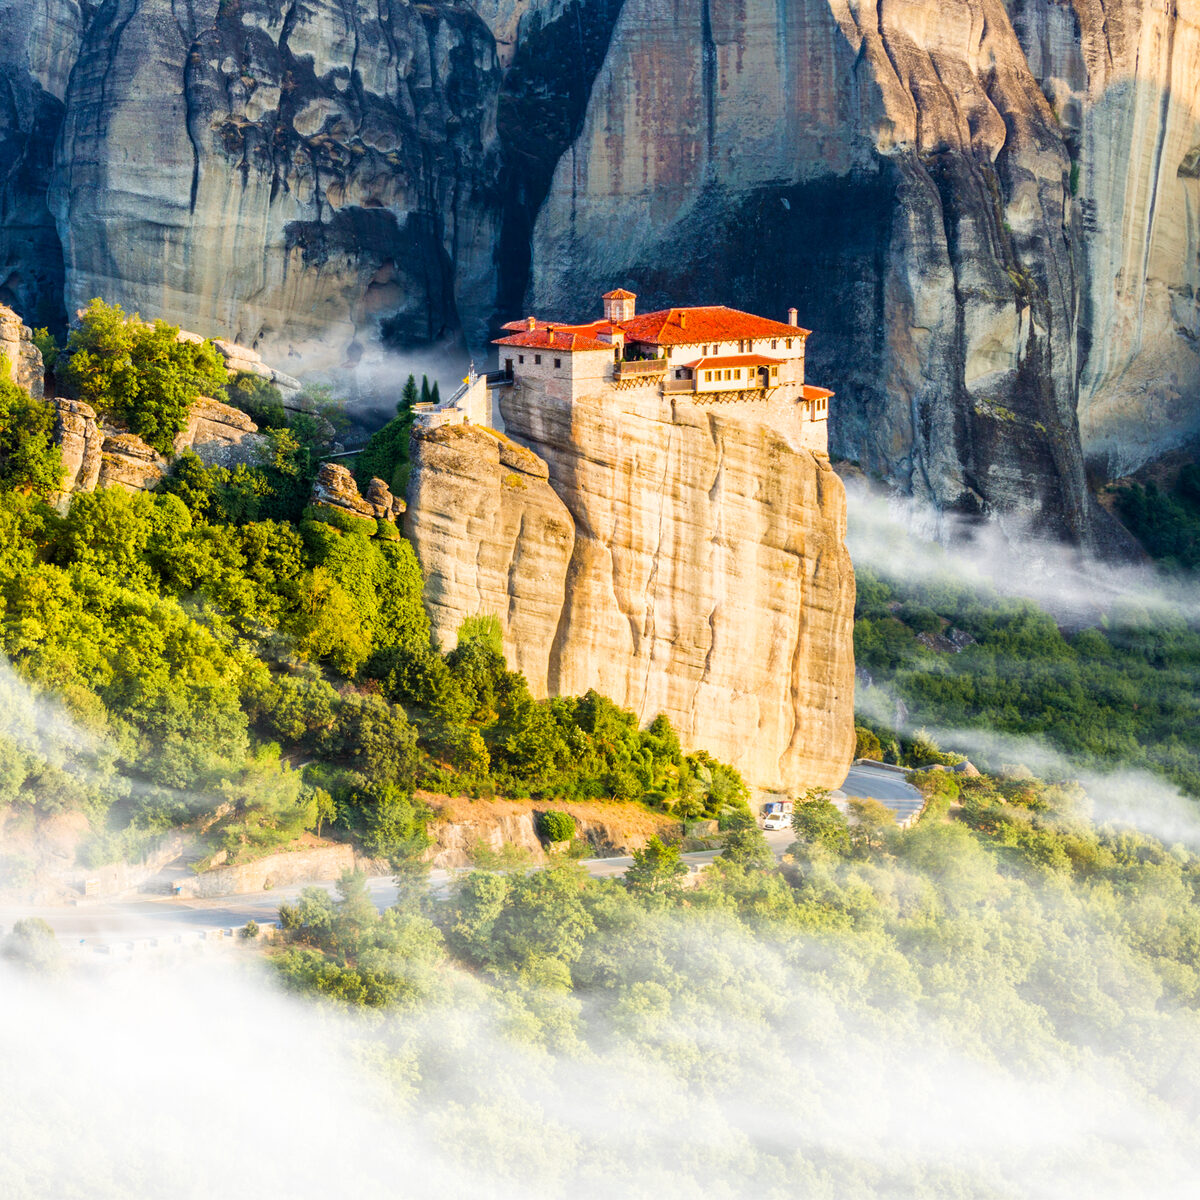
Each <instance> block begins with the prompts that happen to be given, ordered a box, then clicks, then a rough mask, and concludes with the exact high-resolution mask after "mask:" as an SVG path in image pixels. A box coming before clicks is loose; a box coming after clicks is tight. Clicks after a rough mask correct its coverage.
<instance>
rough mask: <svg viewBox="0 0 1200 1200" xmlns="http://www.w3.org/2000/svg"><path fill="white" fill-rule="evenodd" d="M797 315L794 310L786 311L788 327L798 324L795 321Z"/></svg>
mask: <svg viewBox="0 0 1200 1200" xmlns="http://www.w3.org/2000/svg"><path fill="white" fill-rule="evenodd" d="M798 315H799V314H798V313H797V312H796V310H795V309H794V308H789V309H788V324H789V325H796V324H799V322H798V321H797V320H796V318H797V316H798Z"/></svg>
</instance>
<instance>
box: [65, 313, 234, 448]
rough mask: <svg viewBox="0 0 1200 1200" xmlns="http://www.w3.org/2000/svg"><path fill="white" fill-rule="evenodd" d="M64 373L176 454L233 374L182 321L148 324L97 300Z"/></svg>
mask: <svg viewBox="0 0 1200 1200" xmlns="http://www.w3.org/2000/svg"><path fill="white" fill-rule="evenodd" d="M63 354H64V356H65V360H66V361H65V365H64V366H63V367H62V370H61V375H62V378H63V380H64V382H65V383H66V384H67V386H68V387H70V388H71V389H72V390H73V391H74V393H75V394H76V395H77V396H78V397H79V399H81V400H83V401H85V402H86V403H88V404H90V405H91V406H92V407H93V408H95V410H96V411H97V412H98V413H101V414H111V415H112V416H114V417H115V418H117V419H118V420H119V421H121V422H122V423H123V424H124V425H125V426H126V428H128V429H129V430H130V431H131V432H132V433H136V434H137V435H138V436H139V437H140V438H142V439H143V440H144V441H146V442H147V443H148V444H149V445H151V446H153V447H154V449H156V450H158V451H160V452H161V453H163V454H168V453H170V451H171V449H172V443H173V441H174V438H175V435H176V434H177V433H178V432H179V431H180V430H181V429H182V428H183V426H184V424H185V423H186V421H187V415H188V410H189V409H190V408H191V406H192V404H193V403H194V402H195V400H196V398H197V397H198V396H200V395H201V394H205V395H209V396H215V397H222V396H224V395H225V391H224V388H225V384H226V382H227V379H228V373H227V371H226V370H225V365H224V361H223V360H222V358H221V356H220V355H219V354H218V353H217V351H216V349H215V348H214V347H213V345H212V343H211V342H207V341H204V342H192V341H181V340H180V339H179V329H178V327H177V326H174V325H168V324H167V323H166V322H165V321H155V322H154V323H153V324H152V325H147V324H145V323H144V322H143V321H141V320H140V319H139V318H138V317H137V316H136V315H135V316H133V317H132V318H130V317H126V315H125V313H124V312H123V311H122V310H121V307H120V306H119V305H115V304H114V305H108V304H105V303H104V302H103V301H102V300H99V299H97V300H93V301H92V302H91V303H90V304H89V305H88V306H87V308H86V309H84V311H83V314H82V316H81V319H80V325H79V328H78V329H75V330H73V331H72V333H71V336H70V337H69V338H68V339H67V345H66V349H65V350H64V352H63Z"/></svg>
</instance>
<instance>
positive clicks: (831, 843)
mask: <svg viewBox="0 0 1200 1200" xmlns="http://www.w3.org/2000/svg"><path fill="white" fill-rule="evenodd" d="M792 831H793V832H794V833H795V835H796V840H797V841H798V842H799V843H800V844H801V846H803V847H804V848H805V849H806V850H808V851H810V852H811V851H813V850H815V851H817V852H819V853H822V852H823V853H826V854H835V855H841V854H845V853H846V852H847V851H848V850H849V849H850V828H849V824H848V823H847V821H846V816H845V814H844V813H843V812H842V811H841V810H840V809H839V808H838V807H837V805H836V804H834V802H833V801H832V800H831V799H830V798H829V793H828V792H827V791H825V790H824V789H820V788H814V789H812V790H810V791H809V792H808V793H807V794H806V795H805V797H804V798H803V799H802V800H799V801H797V803H796V807H795V810H794V812H793V813H792Z"/></svg>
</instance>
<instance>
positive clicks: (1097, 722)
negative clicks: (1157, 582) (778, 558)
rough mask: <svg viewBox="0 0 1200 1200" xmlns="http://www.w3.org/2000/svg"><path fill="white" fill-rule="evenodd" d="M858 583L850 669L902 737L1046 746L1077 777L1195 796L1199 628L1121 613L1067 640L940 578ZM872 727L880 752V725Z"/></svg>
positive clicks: (1024, 605)
mask: <svg viewBox="0 0 1200 1200" xmlns="http://www.w3.org/2000/svg"><path fill="white" fill-rule="evenodd" d="M856 574H857V580H858V600H857V607H856V610H855V611H856V621H855V627H854V652H855V660H856V663H857V665H858V666H859V668H860V669H862V670H865V671H866V672H868V673H869V675H870V676H871V678H872V680H873V682H875V683H876V684H885V685H886V686H887V688H888V689H890V691H891V692H892V693H893V694H894V695H895V696H896V697H898V698H899V699H900V700H901V701H902V702H903V704H904V705H905V707H906V708H907V711H908V720H909V722H910V723H911V725H912V726H914V727H920V726H929V727H935V728H941V729H950V730H954V729H979V730H986V731H989V732H997V733H1001V734H1011V735H1019V736H1034V737H1039V738H1045V739H1047V740H1048V741H1049V742H1050V743H1051V744H1052V745H1053V746H1055V747H1057V748H1058V749H1059V750H1061V751H1063V752H1064V753H1065V754H1067V755H1069V756H1071V758H1072V759H1073V760H1075V761H1076V762H1078V763H1079V764H1081V765H1085V766H1091V767H1100V768H1103V767H1111V766H1116V765H1131V766H1140V767H1145V768H1148V769H1150V770H1153V771H1155V772H1157V773H1159V774H1162V775H1165V776H1166V777H1168V778H1169V779H1171V780H1173V781H1174V782H1175V783H1177V784H1178V785H1179V786H1180V787H1182V788H1184V789H1185V790H1186V791H1188V792H1189V793H1190V794H1192V795H1194V796H1200V739H1197V737H1196V735H1195V729H1196V720H1197V716H1198V715H1200V712H1198V708H1197V701H1196V696H1195V681H1196V678H1197V673H1198V671H1200V630H1198V629H1196V628H1195V627H1194V626H1193V625H1191V624H1190V623H1189V622H1188V621H1187V620H1186V619H1185V617H1184V616H1183V615H1171V614H1169V613H1165V612H1163V611H1161V610H1157V611H1156V612H1155V613H1154V615H1153V616H1150V615H1148V614H1147V613H1146V612H1144V611H1143V612H1138V611H1137V610H1135V609H1132V608H1128V607H1127V608H1126V609H1125V610H1124V611H1114V612H1113V613H1111V614H1110V616H1109V617H1108V618H1107V619H1106V620H1105V621H1104V622H1103V623H1102V624H1101V625H1098V626H1095V627H1089V628H1083V629H1079V630H1075V631H1071V630H1067V629H1063V628H1060V627H1059V625H1058V624H1057V623H1056V621H1055V620H1054V618H1053V617H1052V616H1051V615H1050V614H1049V613H1047V612H1045V611H1043V610H1042V609H1040V608H1038V606H1037V605H1035V604H1034V603H1032V602H1031V601H1028V600H1021V599H1011V598H1006V597H1002V596H1000V595H999V594H997V593H995V592H993V591H990V590H988V589H986V588H982V587H979V586H976V585H972V584H966V583H963V582H961V581H959V580H956V579H954V578H953V577H951V575H950V574H949V573H948V572H947V573H946V574H945V575H943V576H936V577H935V576H930V577H925V578H922V579H920V580H917V581H911V580H909V581H904V580H900V579H897V578H887V577H885V576H883V575H882V574H881V573H877V572H875V571H872V570H870V569H868V568H865V567H861V566H860V567H859V568H858V570H857V572H856ZM963 635H965V636H963ZM867 694H868V695H869V693H867ZM873 715H874V717H875V719H876V721H879V725H878V727H877V728H876V730H875V732H876V733H881V734H882V735H883V741H884V742H885V743H887V742H888V741H889V740H890V739H891V735H890V734H889V733H888V732H887V728H886V727H887V725H889V724H891V723H892V722H891V720H889V716H890V714H879V713H875V714H873ZM870 716H871V714H868V715H867V716H866V717H863V716H860V720H864V721H865V723H866V724H868V725H870V724H871V720H870ZM885 750H886V746H885ZM892 753H893V756H894V754H895V753H896V751H895V750H894V749H893V751H892Z"/></svg>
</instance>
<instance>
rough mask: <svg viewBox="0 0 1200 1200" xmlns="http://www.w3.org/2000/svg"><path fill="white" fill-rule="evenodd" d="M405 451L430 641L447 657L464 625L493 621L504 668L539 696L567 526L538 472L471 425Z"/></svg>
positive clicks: (520, 452) (568, 546)
mask: <svg viewBox="0 0 1200 1200" xmlns="http://www.w3.org/2000/svg"><path fill="white" fill-rule="evenodd" d="M411 445H412V469H411V472H410V474H409V487H408V514H407V519H406V522H405V532H406V533H407V534H408V537H409V538H410V540H411V541H412V544H413V548H414V549H415V550H416V552H417V558H418V560H419V561H420V563H421V568H422V570H423V571H424V573H425V607H426V609H427V611H428V612H429V619H430V622H431V624H432V626H433V633H434V636H435V637H436V638H437V639H438V640H439V641H440V642H441V644H442V645H443V646H444V647H446V648H447V649H450V648H451V647H453V646H454V644H455V635H456V634H457V632H458V627H459V625H460V624H461V623H462V620H463V618H464V617H469V616H478V615H480V614H492V615H495V616H497V617H499V618H500V623H501V626H502V628H503V630H504V650H505V655H506V657H507V658H508V660H509V662H510V663H512V665H513V666H514V668H515V669H517V670H519V671H521V672H522V673H523V674H524V675H525V677H526V679H528V681H529V686H530V689H531V691H532V692H533V694H534V695H535V696H545V695H547V694H548V692H549V690H550V688H551V681H550V655H551V650H552V648H553V645H554V637H555V632H556V630H557V629H558V624H559V619H560V617H561V614H562V610H563V602H564V598H565V588H566V577H567V567H568V564H569V563H570V561H571V551H572V547H573V545H574V541H575V525H574V522H573V521H572V519H571V514H570V512H569V511H568V510H567V507H566V506H565V505H564V504H563V502H562V500H560V499H559V498H558V496H557V495H556V494H555V492H554V489H553V488H552V487H551V486H550V484H549V483H548V482H547V469H546V464H545V463H544V462H542V460H541V459H539V458H538V457H537V455H535V454H532V453H531V452H530V451H529V450H526V449H524V448H523V447H521V446H516V445H514V444H513V443H512V442H510V441H509V440H508V439H507V438H505V437H504V436H503V435H501V434H496V433H493V432H492V431H491V430H485V429H481V428H477V427H475V426H471V425H450V426H445V427H443V428H441V429H436V430H432V431H430V432H421V431H417V432H416V433H415V434H414V436H413V439H412V443H411ZM589 686H590V685H589ZM583 690H585V691H586V690H587V689H586V687H585V688H584V689H583Z"/></svg>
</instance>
